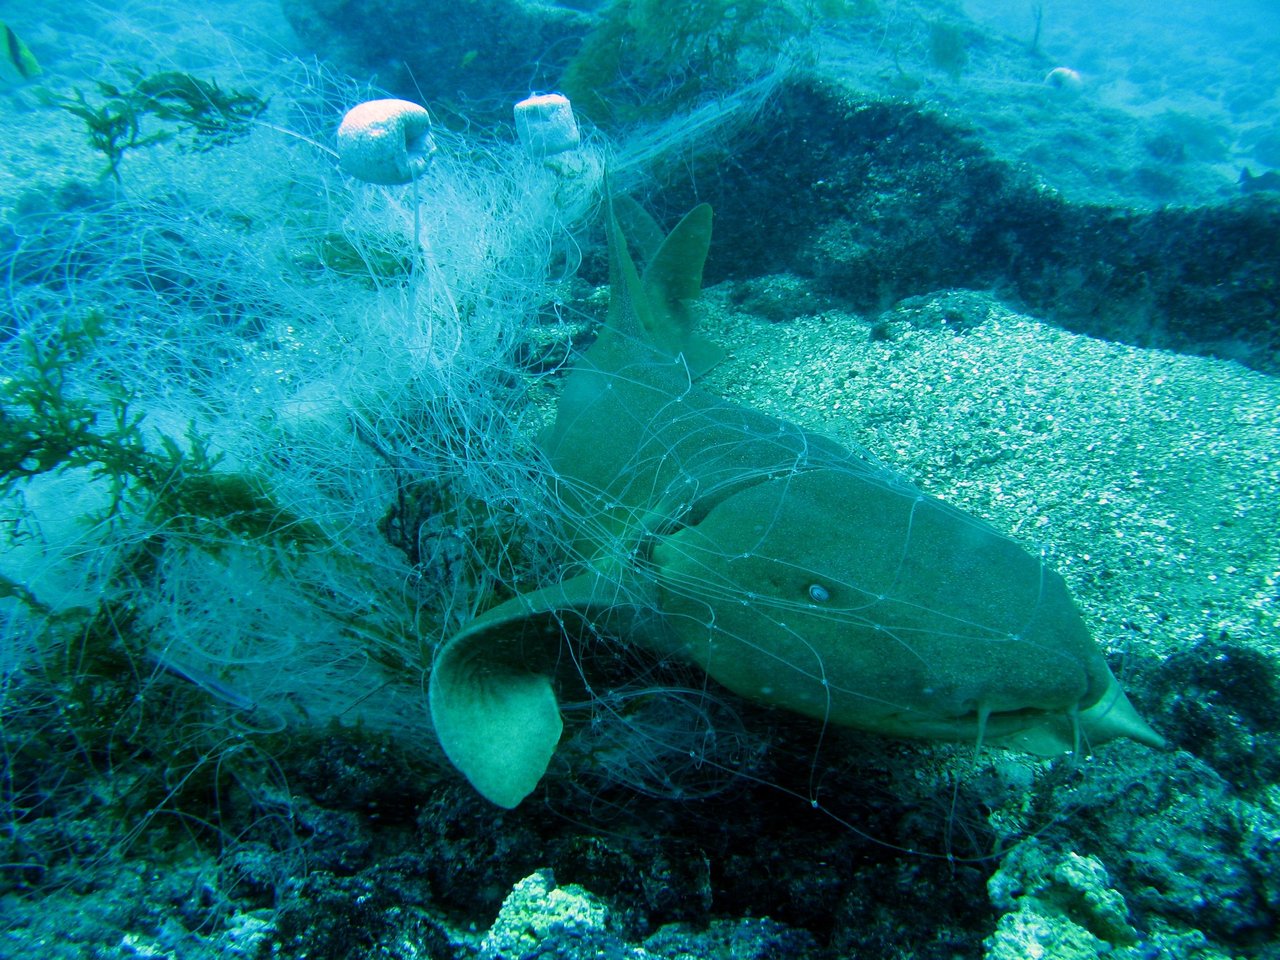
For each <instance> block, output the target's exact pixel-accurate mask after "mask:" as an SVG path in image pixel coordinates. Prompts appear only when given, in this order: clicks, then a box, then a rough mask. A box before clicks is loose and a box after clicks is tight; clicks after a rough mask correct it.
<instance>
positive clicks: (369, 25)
mask: <svg viewBox="0 0 1280 960" xmlns="http://www.w3.org/2000/svg"><path fill="white" fill-rule="evenodd" d="M282 7H283V10H284V14H285V16H286V17H287V18H288V20H289V23H290V25H291V26H292V27H293V29H294V30H295V31H297V33H298V35H299V36H300V37H301V38H302V39H303V40H304V41H305V42H306V43H308V44H310V45H311V46H312V47H313V48H314V49H315V51H316V52H317V53H318V54H319V55H320V56H322V57H324V58H326V59H328V60H331V61H333V62H334V63H336V64H340V65H341V66H343V67H344V68H346V69H347V70H349V71H350V72H351V73H352V74H353V75H355V76H362V75H365V74H368V73H371V72H376V73H377V74H378V83H379V85H380V86H382V87H384V88H386V89H389V90H393V91H395V92H397V93H400V94H402V95H405V96H411V95H412V96H417V97H423V96H425V97H427V98H428V99H430V100H433V101H434V100H436V99H442V100H444V101H445V102H455V101H456V100H457V99H458V98H459V96H461V97H462V98H464V99H468V100H471V101H473V104H472V117H473V119H474V111H475V104H476V102H486V103H495V106H496V102H501V104H502V106H501V111H502V112H503V113H507V111H509V110H510V109H511V108H510V103H511V102H513V101H515V100H518V99H520V98H521V97H524V96H527V95H528V93H529V91H530V90H552V89H555V86H556V81H557V80H558V78H559V76H560V73H561V71H562V70H563V67H564V63H565V62H566V61H567V60H568V57H569V55H570V54H572V53H573V51H574V50H575V49H576V48H577V45H578V42H579V41H580V40H581V39H582V38H583V37H584V36H586V33H587V30H588V28H589V25H590V19H589V17H588V16H587V15H586V14H585V13H582V12H581V11H577V10H573V9H570V8H569V7H567V6H563V5H560V4H551V3H525V2H521V0H457V2H454V3H447V4H436V5H434V6H432V7H431V8H430V10H425V9H424V8H423V7H422V5H421V4H418V3H415V2H413V0H368V2H365V3H362V4H360V6H359V11H358V15H357V13H356V12H355V11H353V9H352V7H351V5H350V4H347V3H341V2H335V0H283V3H282ZM557 53H558V54H559V55H560V57H561V59H557ZM504 92H505V93H506V94H507V96H506V97H503V96H502V94H503V93H504ZM499 97H501V100H499V101H496V102H495V98H499ZM508 116H509V114H508Z"/></svg>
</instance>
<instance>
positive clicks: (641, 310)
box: [592, 200, 724, 378]
mask: <svg viewBox="0 0 1280 960" xmlns="http://www.w3.org/2000/svg"><path fill="white" fill-rule="evenodd" d="M623 203H624V201H619V205H622V204H623ZM625 203H626V204H629V205H630V206H631V207H638V206H639V205H638V204H636V203H635V201H633V200H628V201H625ZM607 206H608V218H607V229H608V233H609V285H610V288H611V289H610V296H609V318H608V322H607V324H606V326H605V329H603V330H602V331H601V332H600V339H599V340H598V341H597V346H596V347H594V348H592V359H593V360H594V361H595V362H596V364H597V366H599V367H602V368H604V369H609V368H610V367H612V366H615V365H617V364H618V358H619V357H623V356H637V355H642V354H644V353H649V354H650V359H657V360H670V359H675V358H677V357H683V362H684V365H685V367H687V369H688V373H689V376H690V378H696V377H698V376H699V375H701V374H703V373H705V372H706V371H707V370H709V369H710V368H711V367H712V366H714V365H715V364H716V363H717V362H718V361H719V360H720V358H721V357H722V356H723V355H724V352H723V350H722V349H721V348H720V347H719V346H717V345H715V344H713V343H711V342H710V341H707V340H704V339H702V338H701V337H699V336H698V335H697V334H696V333H695V332H694V325H695V323H696V316H695V314H694V313H693V311H692V310H690V309H689V301H691V300H693V299H695V298H696V297H697V296H698V295H699V294H700V293H701V292H702V269H703V266H704V265H705V264H706V261H707V250H708V248H709V246H710V244H711V207H710V206H708V205H707V204H705V203H703V204H699V205H698V206H696V207H694V208H693V209H692V210H691V211H689V213H687V214H686V215H685V217H684V219H682V220H681V221H680V222H679V223H678V224H676V226H675V229H674V230H672V231H671V232H670V233H669V234H668V235H667V236H666V238H665V239H664V240H663V241H662V242H661V243H660V244H659V245H658V247H657V249H656V250H655V251H654V252H653V256H652V258H651V259H650V261H649V264H648V265H647V266H646V267H645V271H644V276H643V278H642V277H641V276H640V273H639V271H637V270H636V265H635V261H634V260H632V259H631V252H630V250H629V249H628V247H627V239H626V237H625V236H624V234H623V231H622V227H621V225H620V223H619V218H618V217H617V216H616V215H615V212H614V203H613V201H612V200H611V201H610V202H609V203H608V205H607ZM641 212H642V213H643V211H641ZM644 216H645V218H647V217H648V215H647V214H645V215H644ZM627 219H629V220H631V221H633V222H638V221H639V220H640V219H641V218H639V216H638V215H637V214H636V213H635V211H634V210H632V212H631V213H630V214H628V218H627ZM649 222H650V223H652V220H651V219H650V220H649ZM642 232H643V231H642ZM606 358H608V359H606Z"/></svg>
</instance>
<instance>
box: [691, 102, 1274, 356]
mask: <svg viewBox="0 0 1280 960" xmlns="http://www.w3.org/2000/svg"><path fill="white" fill-rule="evenodd" d="M754 129H755V130H767V131H768V136H759V137H756V138H754V139H744V140H743V141H742V142H740V143H738V144H736V145H735V150H734V153H733V163H731V164H726V163H721V162H719V161H718V160H713V161H709V162H707V163H706V164H704V165H703V166H698V165H697V163H696V161H695V163H694V167H693V170H692V172H691V174H690V175H689V176H688V178H687V180H685V179H683V177H680V178H677V177H675V176H674V175H673V177H672V179H673V183H672V185H671V189H670V190H669V191H668V202H669V203H671V204H672V205H675V206H679V205H681V204H689V205H692V203H694V202H696V200H697V199H699V198H701V197H705V196H715V197H717V203H716V220H717V230H718V231H720V232H721V236H732V237H733V242H732V243H731V244H725V245H724V246H723V248H721V247H719V246H717V248H716V250H715V251H714V254H713V256H712V258H711V261H710V265H709V269H708V276H707V280H708V283H714V282H718V281H721V280H725V279H733V280H740V281H745V280H748V279H749V278H753V277H758V276H760V275H763V274H778V273H784V272H788V271H790V272H792V273H796V274H798V275H800V276H801V277H802V278H805V279H813V280H816V281H817V282H818V287H817V292H819V293H821V294H823V295H825V296H828V297H831V298H832V299H834V300H837V301H840V302H843V303H845V304H848V305H849V306H851V307H852V308H854V309H856V310H858V311H879V310H883V309H884V307H885V305H886V304H889V303H892V302H894V301H896V300H899V299H902V298H904V297H909V296H917V295H921V294H926V293H929V292H931V291H934V290H938V289H942V288H947V287H965V288H970V289H974V288H988V287H994V288H997V289H999V290H1001V292H1002V296H1005V297H1012V298H1014V299H1015V300H1016V301H1019V302H1020V303H1021V304H1022V305H1024V306H1025V307H1027V308H1029V309H1030V310H1032V311H1033V312H1036V313H1038V314H1043V315H1046V316H1047V317H1048V319H1050V320H1051V321H1053V322H1056V323H1059V324H1061V325H1062V326H1064V327H1066V328H1067V329H1070V330H1072V331H1075V332H1079V333H1085V334H1088V335H1090V336H1096V337H1104V338H1107V339H1112V340H1118V341H1122V342H1126V343H1133V344H1137V345H1140V346H1151V347H1159V348H1166V349H1176V350H1184V351H1187V352H1192V353H1200V354H1206V355H1210V356H1220V357H1225V358H1227V359H1233V360H1237V361H1239V362H1241V363H1244V364H1246V365H1249V366H1252V367H1254V368H1255V369H1259V370H1264V371H1268V372H1276V371H1277V370H1280V326H1277V324H1276V323H1275V316H1276V299H1275V292H1274V286H1275V285H1274V278H1275V276H1276V275H1277V273H1280V230H1277V229H1276V223H1277V221H1278V220H1280V197H1277V195H1276V194H1275V193H1273V192H1268V191H1258V192H1254V193H1250V194H1249V195H1248V196H1244V197H1234V198H1231V199H1230V200H1228V201H1226V202H1223V203H1221V204H1214V205H1211V206H1204V207H1198V208H1197V207H1193V208H1182V207H1174V206H1169V207H1166V208H1162V209H1157V210H1153V211H1143V210H1128V209H1124V208H1120V207H1115V206H1109V205H1102V204H1098V205H1094V204H1089V203H1080V202H1073V201H1071V200H1068V199H1067V198H1065V197H1063V196H1062V195H1060V194H1058V193H1057V192H1055V191H1053V190H1050V189H1048V188H1047V187H1045V186H1044V185H1043V184H1041V183H1039V182H1037V181H1035V180H1034V179H1032V178H1030V177H1029V176H1027V175H1026V173H1025V171H1023V170H1022V169H1020V168H1017V167H1015V166H1013V165H1011V164H1009V163H1006V162H1004V161H1003V160H1001V159H1000V158H998V157H997V156H995V155H994V154H993V153H992V152H991V151H990V150H989V149H988V148H987V147H986V146H985V145H984V144H983V142H982V141H981V140H979V139H978V138H977V136H976V135H975V134H974V132H973V131H970V130H967V129H965V128H963V127H961V126H959V125H958V124H956V123H955V122H954V121H953V120H951V119H950V118H949V117H948V116H946V115H945V114H942V113H940V112H935V111H931V110H929V109H927V108H924V107H921V106H919V105H917V104H912V103H907V102H903V101H899V100H894V101H889V100H878V99H873V98H868V97H866V96H864V95H862V94H859V93H856V92H854V91H853V90H850V89H849V88H847V87H844V86H841V85H840V84H838V83H834V82H830V81H825V80H820V79H817V78H804V77H801V78H798V79H794V80H790V81H787V82H786V83H784V84H783V85H782V86H781V88H780V89H779V90H778V91H777V92H776V93H775V94H774V96H773V97H772V98H771V101H770V103H769V106H768V108H767V110H766V112H765V114H764V115H763V116H762V117H761V118H760V119H759V120H758V121H757V122H756V124H755V125H754ZM717 156H718V155H717ZM1157 172H1158V171H1157ZM677 180H679V182H677ZM695 185H696V186H695Z"/></svg>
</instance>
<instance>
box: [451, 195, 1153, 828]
mask: <svg viewBox="0 0 1280 960" xmlns="http://www.w3.org/2000/svg"><path fill="white" fill-rule="evenodd" d="M610 234H611V235H610V247H611V254H612V256H611V276H610V281H611V285H612V295H611V303H610V312H609V318H608V321H607V323H606V325H605V327H604V329H603V330H602V332H601V335H600V337H599V339H598V340H597V342H596V343H595V345H594V346H593V347H592V348H591V349H590V350H589V351H588V353H587V354H586V356H585V357H583V358H582V360H581V361H580V362H579V363H578V365H577V367H576V368H575V369H574V371H573V372H572V373H571V374H570V376H569V378H568V381H567V382H566V385H565V390H564V394H563V396H562V399H561V401H560V405H559V408H558V411H557V417H556V421H555V424H554V425H553V426H552V428H551V429H550V430H549V431H548V432H547V435H546V436H545V437H544V438H543V449H544V451H545V453H546V456H547V459H548V461H549V463H550V466H551V470H552V473H551V482H552V483H553V484H554V485H555V490H556V492H557V494H558V496H559V498H560V501H561V503H562V505H563V508H564V511H565V515H566V519H567V520H568V524H569V526H570V528H571V530H572V532H573V536H574V543H573V552H574V555H575V556H577V557H580V558H582V559H581V562H580V563H578V564H577V565H576V566H575V569H574V570H572V571H571V572H570V573H569V575H567V576H566V578H565V579H564V580H563V581H562V582H561V583H559V584H556V585H555V586H552V587H549V588H546V589H543V590H539V591H535V592H532V593H529V594H525V595H522V596H519V597H517V598H515V599H513V600H511V601H508V602H507V603H504V604H502V605H500V606H498V607H496V608H494V609H493V610H490V611H489V612H487V613H486V614H484V615H482V616H481V617H479V618H478V619H477V620H476V621H475V622H474V623H472V624H471V625H469V626H468V627H466V628H465V629H464V630H463V631H462V632H461V633H459V634H458V635H457V636H455V637H454V638H452V639H451V640H450V641H449V642H448V643H447V644H446V645H445V647H444V648H443V649H442V651H441V654H440V656H439V658H438V659H437V662H436V664H435V665H434V667H433V673H432V677H431V688H430V703H431V710H432V718H433V721H434V723H435V726H436V732H437V735H438V736H439V738H440V741H441V743H442V745H443V746H444V749H445V752H446V754H447V755H448V756H449V758H450V759H451V760H452V761H453V762H454V763H455V764H456V765H457V766H458V768H459V769H460V770H462V772H463V773H464V774H465V775H466V776H467V778H468V779H469V780H470V781H471V783H472V784H473V785H474V786H475V787H476V789H477V790H479V791H480V793H482V794H483V795H484V796H486V797H488V798H489V799H490V800H492V801H494V802H495V803H498V804H500V805H502V806H508V807H511V806H515V805H516V804H517V803H519V802H520V800H521V799H523V798H524V797H525V796H526V795H527V794H528V793H529V792H530V791H531V790H532V789H533V788H534V786H536V784H537V782H538V780H539V779H540V778H541V776H542V774H543V773H544V772H545V769H546V766H547V763H548V762H549V760H550V757H551V754H552V753H553V752H554V750H555V746H556V744H557V742H558V741H559V737H560V734H561V730H562V724H561V720H560V714H559V709H558V706H557V703H556V697H555V693H554V690H553V685H552V673H553V665H554V664H555V663H556V661H557V659H558V658H559V653H560V645H561V643H562V637H563V635H564V632H565V631H575V630H579V629H582V628H584V627H585V626H586V625H590V627H591V629H595V630H605V631H608V632H613V633H617V634H619V635H620V636H621V637H622V638H623V639H624V640H627V641H630V642H633V643H637V644H639V645H641V646H643V647H645V648H647V649H650V650H653V651H656V652H658V653H660V654H662V655H664V656H675V657H678V658H681V659H684V660H687V661H690V662H693V663H696V664H698V665H699V666H701V667H702V668H703V669H704V670H706V671H707V673H708V674H710V675H711V676H712V677H714V678H715V679H716V680H717V681H719V682H720V683H721V684H723V685H724V686H725V687H727V688H729V689H730V690H732V691H734V692H735V693H737V694H739V695H741V696H744V697H747V698H750V699H752V700H756V701H759V702H764V703H769V704H773V705H775V706H779V707H782V708H786V709H790V710H793V711H796V712H798V713H801V714H805V715H807V716H810V717H814V718H817V719H820V720H823V721H826V722H830V723H835V724H839V725H843V726H849V727H855V728H859V729H864V730H869V731H872V732H876V733H882V734H888V735H893V736H912V737H926V738H934V739H949V740H973V741H975V742H987V743H999V744H1004V745H1008V746H1013V747H1020V748H1023V749H1027V750H1030V751H1032V752H1036V753H1042V754H1053V753H1061V752H1066V751H1069V750H1072V749H1075V748H1077V747H1079V746H1080V745H1081V744H1082V743H1083V742H1088V743H1097V742H1100V741H1103V740H1107V739H1111V738H1114V737H1119V736H1128V737H1131V738H1133V739H1136V740H1139V741H1142V742H1145V743H1149V744H1153V745H1154V744H1158V743H1160V742H1161V741H1160V738H1159V736H1158V735H1157V734H1156V733H1155V732H1154V731H1152V730H1151V729H1150V727H1148V726H1147V725H1146V723H1145V722H1144V721H1143V720H1142V719H1141V718H1140V717H1139V716H1138V715H1137V713H1136V712H1135V711H1134V710H1133V708H1132V706H1131V705H1130V704H1129V702H1128V700H1127V699H1126V698H1125V696H1124V693H1123V692H1122V691H1121V689H1120V686H1119V684H1118V683H1117V682H1116V680H1115V678H1114V677H1113V676H1112V674H1111V672H1110V670H1109V669H1108V668H1107V666H1106V663H1105V662H1104V661H1103V658H1102V655H1101V652H1100V651H1099V650H1098V648H1097V646H1096V645H1095V644H1094V642H1093V641H1092V639H1091V638H1090V636H1089V634H1088V631H1087V629H1086V628H1085V625H1084V623H1083V621H1082V619H1081V617H1080V615H1079V613H1078V611H1077V610H1076V607H1075V604H1074V602H1073V601H1072V599H1071V597H1070V595H1069V593H1068V591H1067V589H1066V586H1065V584H1064V583H1063V581H1062V580H1061V578H1060V577H1059V576H1058V575H1057V574H1055V573H1053V572H1052V571H1050V570H1049V569H1047V568H1046V567H1045V566H1044V564H1043V562H1042V561H1041V560H1040V559H1039V558H1038V557H1033V556H1032V555H1031V554H1029V553H1027V552H1026V551H1024V550H1023V549H1022V548H1021V547H1019V546H1017V545H1016V544H1015V543H1013V541H1011V540H1009V539H1008V538H1007V537H1004V536H1002V535H1001V534H1000V533H998V532H997V531H996V530H995V529H993V528H992V527H990V526H988V525H987V524H985V523H982V522H981V521H979V520H976V519H974V518H972V517H969V516H967V515H965V514H963V513H961V512H960V511H957V510H955V509H953V508H951V507H948V506H947V505H945V504H944V503H942V502H941V501H938V500H936V499H934V498H932V497H928V496H926V495H924V494H922V493H920V492H919V491H918V490H916V489H915V488H914V487H912V486H911V485H910V484H908V483H906V482H905V481H904V480H902V479H901V478H899V477H897V476H896V475H894V474H893V473H892V472H890V471H888V470H886V469H885V468H884V467H882V466H880V465H878V464H877V463H875V462H874V461H873V460H872V459H871V458H870V457H868V456H866V455H864V454H861V453H858V452H854V451H850V450H847V449H845V448H844V447H842V446H840V445H839V444H837V443H834V442H833V441H831V440H829V439H827V438H824V437H821V436H819V435H816V434H812V433H809V432H806V431H804V430H801V429H800V428H799V427H797V426H795V425H793V424H790V423H787V422H785V421H781V420H777V419H775V418H772V417H768V416H766V415H764V414H761V413H759V412H757V411H754V410H750V409H747V408H743V407H737V406H734V405H731V404H728V403H726V402H724V401H722V400H720V399H718V398H716V397H714V396H712V395H710V394H708V393H706V392H705V391H702V390H700V389H699V388H698V387H696V386H695V383H694V381H695V380H696V377H697V374H698V373H699V372H700V371H701V370H702V369H704V368H705V367H706V366H707V365H708V364H709V363H710V362H711V358H712V357H713V356H714V353H715V350H714V348H713V347H711V345H709V344H706V343H705V342H703V341H701V340H699V339H698V338H697V336H696V335H695V334H694V331H693V323H692V317H691V314H690V313H689V310H688V301H689V300H691V299H692V298H693V297H695V296H696V295H697V294H698V291H699V287H700V284H701V276H702V266H703V263H704V260H705V257H706V251H707V245H708V243H709V241H710V234H711V211H710V208H708V207H706V206H705V205H704V206H701V207H698V208H696V209H695V210H694V211H692V212H691V213H690V214H689V215H688V216H686V217H685V219H684V220H683V221H681V223H680V224H679V225H678V226H677V227H676V229H675V230H673V231H672V233H671V234H670V235H669V236H668V237H667V238H666V239H665V241H662V243H661V244H660V245H659V246H657V249H656V250H655V251H654V252H653V255H652V256H651V257H650V258H649V262H648V265H647V268H646V270H645V273H644V277H643V279H641V277H640V276H639V275H638V274H637V271H636V269H635V266H634V264H633V262H632V260H631V257H630V254H629V253H628V251H627V248H626V243H625V240H624V239H623V237H622V234H621V231H620V230H619V228H618V227H617V226H616V224H615V223H614V221H613V218H612V217H611V218H610Z"/></svg>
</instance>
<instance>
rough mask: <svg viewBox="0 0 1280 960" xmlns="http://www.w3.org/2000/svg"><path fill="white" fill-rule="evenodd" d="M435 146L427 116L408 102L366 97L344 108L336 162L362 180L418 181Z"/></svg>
mask: <svg viewBox="0 0 1280 960" xmlns="http://www.w3.org/2000/svg"><path fill="white" fill-rule="evenodd" d="M435 149H436V148H435V143H434V142H433V141H432V139H431V116H430V114H428V113H427V110H426V108H425V107H423V106H420V105H419V104H416V103H412V102H411V101H409V100H367V101H365V102H364V103H361V104H357V105H356V106H354V107H352V108H351V109H350V110H348V111H347V115H346V116H345V117H343V118H342V124H341V125H340V126H339V127H338V160H339V163H340V165H341V167H342V169H343V171H344V172H345V173H347V174H349V175H350V176H353V177H355V178H356V179H357V180H363V181H365V182H366V183H381V184H386V185H394V184H400V183H408V182H409V181H410V180H416V179H417V178H418V177H420V176H422V174H423V173H425V172H426V169H427V167H428V166H429V165H430V163H431V154H433V153H434V152H435Z"/></svg>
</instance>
